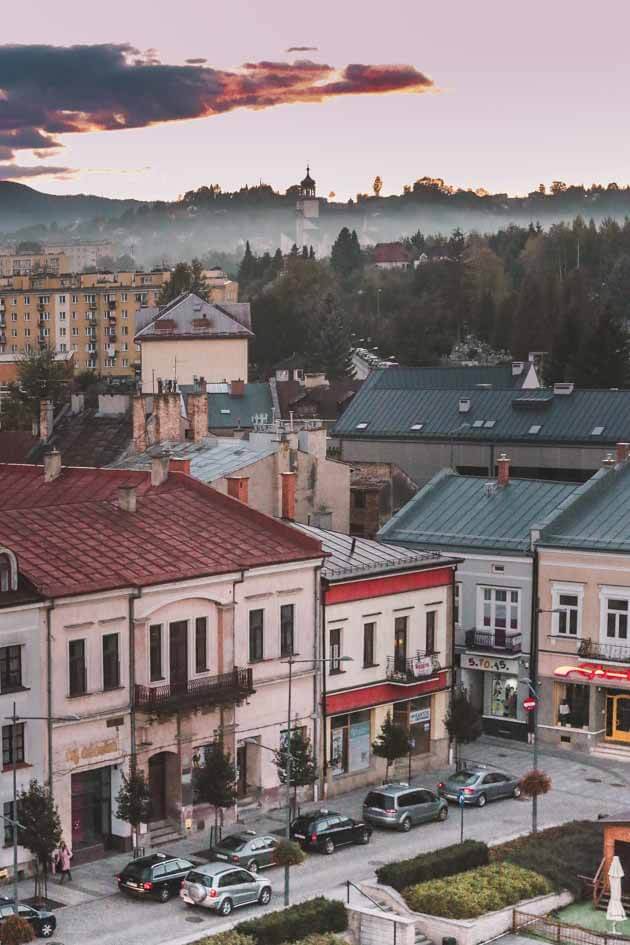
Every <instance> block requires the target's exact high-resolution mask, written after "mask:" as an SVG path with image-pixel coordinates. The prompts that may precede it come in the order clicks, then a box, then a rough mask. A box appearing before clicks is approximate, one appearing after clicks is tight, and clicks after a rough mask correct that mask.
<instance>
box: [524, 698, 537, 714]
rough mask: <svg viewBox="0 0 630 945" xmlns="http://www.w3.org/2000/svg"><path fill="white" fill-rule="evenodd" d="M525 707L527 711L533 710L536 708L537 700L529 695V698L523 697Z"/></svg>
mask: <svg viewBox="0 0 630 945" xmlns="http://www.w3.org/2000/svg"><path fill="white" fill-rule="evenodd" d="M523 708H524V709H525V711H526V712H533V711H534V709H535V708H536V700H535V699H534V698H533V697H532V696H528V697H527V699H523Z"/></svg>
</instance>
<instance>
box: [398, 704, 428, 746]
mask: <svg viewBox="0 0 630 945" xmlns="http://www.w3.org/2000/svg"><path fill="white" fill-rule="evenodd" d="M393 718H394V722H395V723H396V724H397V725H400V726H401V727H402V728H404V729H406V730H407V732H408V733H409V751H410V753H411V754H412V755H426V754H427V753H428V752H429V751H430V750H431V697H430V696H425V697H423V698H420V699H410V700H408V701H407V702H395V703H394V713H393Z"/></svg>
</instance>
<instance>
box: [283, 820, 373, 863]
mask: <svg viewBox="0 0 630 945" xmlns="http://www.w3.org/2000/svg"><path fill="white" fill-rule="evenodd" d="M371 836H372V828H371V827H368V825H367V824H366V823H364V822H363V821H362V820H353V819H352V817H345V816H344V815H343V814H336V813H335V812H334V811H332V810H314V811H310V812H308V813H306V814H302V815H301V816H300V817H298V818H297V820H294V821H293V823H292V824H291V838H292V839H293V840H297V841H298V843H299V844H300V846H302V847H314V848H315V849H316V850H319V851H320V852H321V853H329V854H330V853H334V852H335V848H336V847H340V846H343V844H346V843H369V842H370V837H371Z"/></svg>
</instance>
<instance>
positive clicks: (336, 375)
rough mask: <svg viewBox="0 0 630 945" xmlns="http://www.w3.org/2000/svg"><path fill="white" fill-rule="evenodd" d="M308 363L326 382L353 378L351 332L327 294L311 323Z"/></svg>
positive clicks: (332, 299)
mask: <svg viewBox="0 0 630 945" xmlns="http://www.w3.org/2000/svg"><path fill="white" fill-rule="evenodd" d="M308 360H309V364H310V367H311V368H312V369H313V370H315V371H322V372H323V373H324V374H325V375H326V377H327V379H328V380H329V381H336V380H339V379H340V378H343V377H353V376H354V367H353V364H352V347H351V344H350V331H349V329H348V327H347V325H346V323H345V320H344V317H343V315H342V313H341V312H340V311H339V309H338V308H337V307H336V305H335V299H334V297H333V295H332V294H331V293H329V294H328V295H327V296H326V297H325V298H324V300H323V303H322V304H321V306H320V308H319V312H318V313H317V314H316V315H315V318H314V320H313V322H312V324H311V331H310V333H309V345H308Z"/></svg>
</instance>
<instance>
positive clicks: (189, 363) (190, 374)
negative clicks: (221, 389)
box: [142, 338, 247, 394]
mask: <svg viewBox="0 0 630 945" xmlns="http://www.w3.org/2000/svg"><path fill="white" fill-rule="evenodd" d="M159 377H161V378H164V379H173V378H177V382H178V384H192V383H193V380H194V378H195V377H205V379H206V381H208V382H209V383H221V382H222V381H237V380H243V381H245V382H246V383H247V339H246V338H233V339H230V338H216V339H210V338H206V339H203V338H197V339H195V340H194V341H192V340H191V341H185V340H181V341H143V342H142V392H143V393H145V394H150V393H152V392H153V391H154V385H157V378H159ZM155 389H157V387H155Z"/></svg>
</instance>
